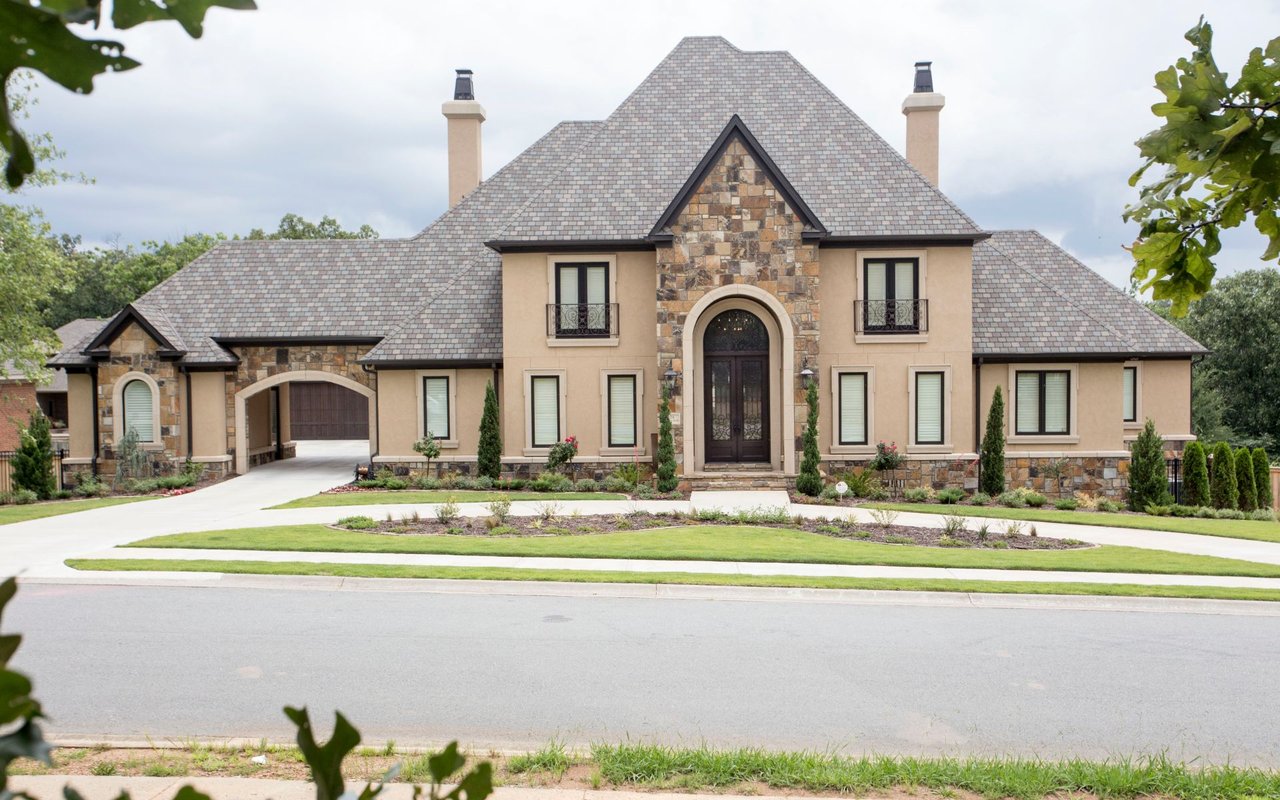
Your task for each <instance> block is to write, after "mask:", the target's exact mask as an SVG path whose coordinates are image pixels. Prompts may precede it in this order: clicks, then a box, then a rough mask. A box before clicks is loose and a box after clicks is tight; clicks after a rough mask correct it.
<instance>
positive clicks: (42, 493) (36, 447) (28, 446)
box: [13, 409, 54, 500]
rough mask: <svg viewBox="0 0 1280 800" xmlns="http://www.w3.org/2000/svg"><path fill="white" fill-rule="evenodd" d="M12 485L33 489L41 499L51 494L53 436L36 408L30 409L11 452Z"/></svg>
mask: <svg viewBox="0 0 1280 800" xmlns="http://www.w3.org/2000/svg"><path fill="white" fill-rule="evenodd" d="M13 485H14V486H15V487H16V488H18V489H28V490H30V491H33V492H35V493H36V496H37V497H39V498H40V499H41V500H48V499H49V498H50V497H53V490H54V482H53V439H52V438H51V437H50V436H49V420H48V419H46V418H45V415H44V414H42V413H40V410H39V409H36V410H34V411H32V412H31V423H30V424H29V425H28V426H27V429H26V430H24V431H23V432H22V444H21V445H19V446H18V452H17V453H15V454H14V456H13Z"/></svg>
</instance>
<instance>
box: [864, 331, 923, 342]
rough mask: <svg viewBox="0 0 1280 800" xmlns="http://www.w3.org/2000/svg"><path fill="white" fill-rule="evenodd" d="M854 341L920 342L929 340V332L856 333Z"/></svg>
mask: <svg viewBox="0 0 1280 800" xmlns="http://www.w3.org/2000/svg"><path fill="white" fill-rule="evenodd" d="M853 341H854V343H856V344H902V343H904V342H905V343H915V344H920V343H923V342H927V341H929V334H927V333H855V334H854V335H853Z"/></svg>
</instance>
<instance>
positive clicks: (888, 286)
mask: <svg viewBox="0 0 1280 800" xmlns="http://www.w3.org/2000/svg"><path fill="white" fill-rule="evenodd" d="M862 298H863V299H862V303H861V306H862V307H861V308H860V309H858V317H859V322H861V332H863V333H919V332H920V331H923V330H926V329H927V328H926V326H925V325H924V324H923V321H924V319H925V318H926V317H925V312H924V307H923V306H924V301H923V300H921V299H920V260H919V259H916V258H894V259H867V260H866V261H865V262H864V265H863V287H862Z"/></svg>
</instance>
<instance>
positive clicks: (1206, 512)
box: [1196, 506, 1218, 519]
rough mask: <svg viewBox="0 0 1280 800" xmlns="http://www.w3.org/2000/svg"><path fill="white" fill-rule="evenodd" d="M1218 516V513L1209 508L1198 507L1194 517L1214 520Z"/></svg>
mask: <svg viewBox="0 0 1280 800" xmlns="http://www.w3.org/2000/svg"><path fill="white" fill-rule="evenodd" d="M1217 516H1218V512H1217V511H1215V510H1213V509H1212V508H1210V507H1209V506H1199V507H1198V508H1196V517H1197V518H1199V519H1214V518H1215V517H1217Z"/></svg>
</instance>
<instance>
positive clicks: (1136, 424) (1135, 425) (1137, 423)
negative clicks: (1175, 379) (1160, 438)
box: [1120, 360, 1170, 439]
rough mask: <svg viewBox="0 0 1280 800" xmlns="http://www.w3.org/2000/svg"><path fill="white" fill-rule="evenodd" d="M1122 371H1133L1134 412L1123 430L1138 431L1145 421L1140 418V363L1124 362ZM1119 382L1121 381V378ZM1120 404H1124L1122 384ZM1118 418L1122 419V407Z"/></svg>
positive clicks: (1122, 373) (1125, 422)
mask: <svg viewBox="0 0 1280 800" xmlns="http://www.w3.org/2000/svg"><path fill="white" fill-rule="evenodd" d="M1123 369H1132V370H1133V410H1134V412H1135V413H1134V415H1133V419H1132V420H1124V429H1125V430H1126V431H1133V430H1138V431H1140V430H1142V426H1143V424H1144V423H1145V419H1144V417H1143V416H1142V362H1141V361H1137V360H1133V361H1126V362H1124V365H1123ZM1120 374H1121V376H1123V375H1124V372H1123V371H1122V372H1121V373H1120ZM1121 380H1123V377H1122V378H1121ZM1120 402H1121V403H1124V384H1121V386H1120ZM1120 418H1121V419H1124V408H1123V407H1122V408H1121V409H1120ZM1164 438H1166V439H1168V438H1170V437H1168V436H1166V437H1164Z"/></svg>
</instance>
